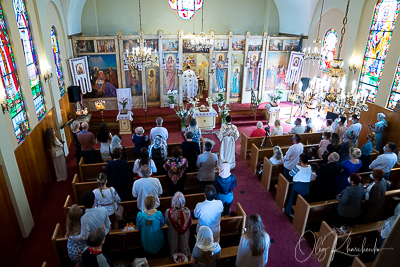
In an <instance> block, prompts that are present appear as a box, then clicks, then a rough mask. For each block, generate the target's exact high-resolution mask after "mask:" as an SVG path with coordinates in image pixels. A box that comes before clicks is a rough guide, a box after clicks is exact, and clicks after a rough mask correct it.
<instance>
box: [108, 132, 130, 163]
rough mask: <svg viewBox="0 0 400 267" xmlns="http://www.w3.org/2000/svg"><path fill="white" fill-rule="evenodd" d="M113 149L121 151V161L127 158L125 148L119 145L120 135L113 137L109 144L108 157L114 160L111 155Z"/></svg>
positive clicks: (113, 156)
mask: <svg viewBox="0 0 400 267" xmlns="http://www.w3.org/2000/svg"><path fill="white" fill-rule="evenodd" d="M115 148H120V149H121V151H122V154H121V158H122V159H125V160H126V159H127V158H128V155H127V153H126V149H125V147H124V146H123V145H121V135H119V134H116V135H114V136H113V138H112V140H111V143H110V155H111V158H112V159H116V157H115V155H114V154H113V151H114V149H115Z"/></svg>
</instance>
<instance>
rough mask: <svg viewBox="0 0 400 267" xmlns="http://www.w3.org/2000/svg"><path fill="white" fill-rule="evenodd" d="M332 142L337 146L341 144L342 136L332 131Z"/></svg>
mask: <svg viewBox="0 0 400 267" xmlns="http://www.w3.org/2000/svg"><path fill="white" fill-rule="evenodd" d="M331 138H332V139H331V144H332V145H333V146H335V147H337V146H340V138H339V135H338V134H337V133H332V137H331Z"/></svg>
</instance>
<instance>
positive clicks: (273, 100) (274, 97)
mask: <svg viewBox="0 0 400 267" xmlns="http://www.w3.org/2000/svg"><path fill="white" fill-rule="evenodd" d="M282 95H283V92H282V91H277V92H276V93H275V92H274V93H272V94H268V96H269V97H270V98H271V103H274V104H276V101H277V100H279V99H282Z"/></svg>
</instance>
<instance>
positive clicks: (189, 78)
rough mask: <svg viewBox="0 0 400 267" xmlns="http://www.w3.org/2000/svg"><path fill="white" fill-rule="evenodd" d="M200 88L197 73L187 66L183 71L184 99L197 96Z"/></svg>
mask: <svg viewBox="0 0 400 267" xmlns="http://www.w3.org/2000/svg"><path fill="white" fill-rule="evenodd" d="M198 88H199V86H198V82H197V77H196V73H195V72H194V71H193V70H191V69H190V66H187V67H186V70H185V71H184V72H183V99H185V100H188V99H190V98H195V97H196V96H197V91H198Z"/></svg>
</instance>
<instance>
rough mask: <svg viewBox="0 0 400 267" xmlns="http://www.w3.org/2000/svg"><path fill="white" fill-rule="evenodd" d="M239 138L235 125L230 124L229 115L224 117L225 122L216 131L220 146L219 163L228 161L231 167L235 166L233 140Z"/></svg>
mask: <svg viewBox="0 0 400 267" xmlns="http://www.w3.org/2000/svg"><path fill="white" fill-rule="evenodd" d="M238 138H239V131H238V129H237V127H236V126H235V125H233V124H232V118H231V116H227V117H226V124H225V125H224V126H222V127H221V129H220V130H219V133H218V139H219V141H221V148H220V151H219V164H222V163H224V162H228V163H229V164H230V165H231V169H233V168H235V166H236V161H235V141H236V140H238Z"/></svg>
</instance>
